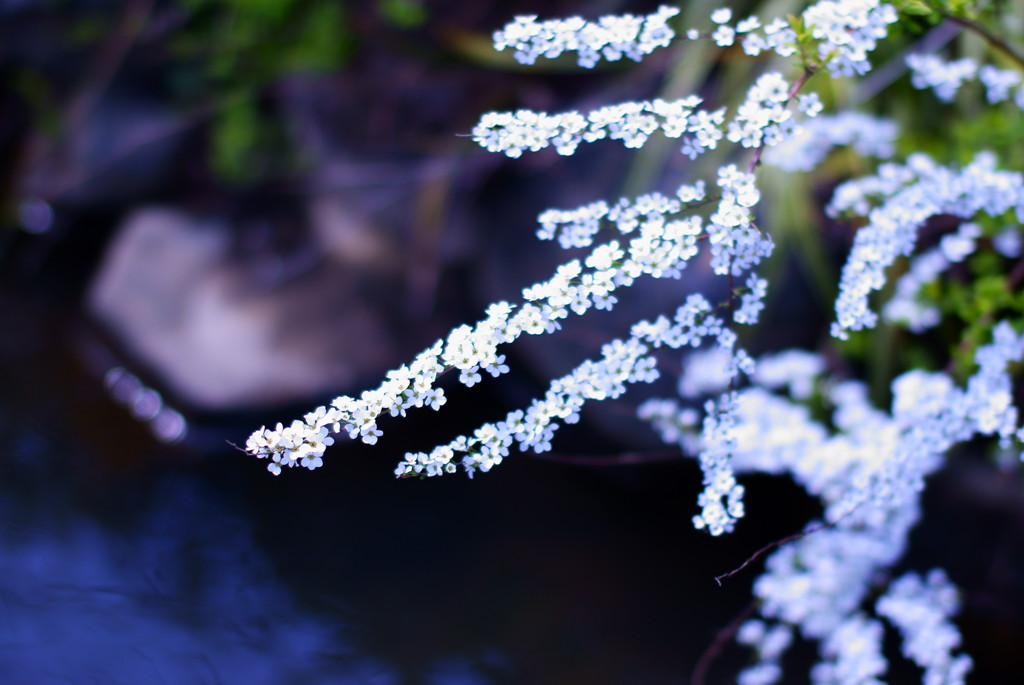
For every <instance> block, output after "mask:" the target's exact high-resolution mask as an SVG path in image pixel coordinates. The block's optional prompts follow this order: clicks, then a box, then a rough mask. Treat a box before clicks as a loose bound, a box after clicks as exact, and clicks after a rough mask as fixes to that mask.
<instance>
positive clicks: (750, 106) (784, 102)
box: [472, 72, 817, 159]
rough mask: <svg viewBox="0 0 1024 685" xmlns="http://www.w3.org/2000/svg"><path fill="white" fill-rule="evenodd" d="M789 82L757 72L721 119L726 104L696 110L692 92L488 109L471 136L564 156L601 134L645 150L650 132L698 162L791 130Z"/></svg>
mask: <svg viewBox="0 0 1024 685" xmlns="http://www.w3.org/2000/svg"><path fill="white" fill-rule="evenodd" d="M789 90H790V84H789V83H788V82H787V81H786V80H785V79H784V78H783V77H782V75H781V74H779V73H778V72H769V73H766V74H762V75H761V76H760V77H759V78H758V79H757V81H756V82H755V83H754V85H753V86H751V87H750V89H749V90H748V91H747V94H746V97H745V99H744V101H743V103H742V104H740V106H739V107H738V108H737V111H736V114H735V116H734V117H733V118H732V119H731V120H729V121H728V122H727V121H726V112H725V109H724V108H722V109H717V110H715V111H706V110H698V109H696V108H697V107H698V106H699V105H700V104H701V99H700V98H699V97H697V96H695V95H689V96H687V97H684V98H680V99H678V100H673V101H666V100H662V99H660V98H659V99H655V100H652V101H640V102H624V103H620V104H617V105H609V106H607V107H601V108H599V109H596V110H594V111H592V112H589V113H587V114H586V115H583V114H581V113H579V112H577V111H569V112H561V113H558V114H548V113H546V112H535V111H533V110H528V109H521V110H517V111H515V112H489V113H488V114H485V115H484V116H483V117H481V119H480V121H479V123H477V125H476V126H474V127H473V132H472V135H473V140H474V141H476V142H477V143H478V144H479V145H480V146H482V147H483V148H484V149H486V150H487V151H488V152H502V153H504V154H506V155H507V156H509V157H519V156H521V155H522V154H523V152H524V151H526V150H530V151H531V152H537V151H539V150H542V149H544V148H547V147H551V146H554V148H555V150H556V151H557V152H558V153H559V154H562V155H572V154H573V153H574V152H576V148H577V147H578V146H579V145H580V143H584V142H586V143H592V142H594V141H597V140H601V139H603V138H608V139H610V140H621V141H623V144H624V145H625V146H626V147H629V148H639V147H642V146H643V144H644V143H646V142H647V139H648V138H649V137H650V136H651V134H652V133H654V132H655V131H658V130H661V132H662V133H663V134H664V135H666V136H667V137H669V138H680V137H681V138H682V139H683V146H682V151H683V154H685V155H686V156H687V157H689V158H690V159H696V158H697V157H698V156H699V155H701V154H703V153H704V152H705V151H707V150H714V149H716V148H717V147H718V144H719V141H721V140H722V138H726V139H727V140H728V141H729V142H731V143H740V144H741V145H742V146H743V147H747V148H757V147H761V146H762V145H765V146H773V145H778V144H779V143H781V142H782V141H784V140H785V139H786V138H787V137H789V136H790V135H792V134H793V132H794V128H795V126H794V124H793V120H792V113H791V112H790V111H789V109H788V106H789V101H790V94H789ZM813 102H814V100H813V99H812V100H807V99H806V98H804V99H801V101H800V106H801V107H803V108H804V110H805V111H816V109H817V108H816V107H814V105H813Z"/></svg>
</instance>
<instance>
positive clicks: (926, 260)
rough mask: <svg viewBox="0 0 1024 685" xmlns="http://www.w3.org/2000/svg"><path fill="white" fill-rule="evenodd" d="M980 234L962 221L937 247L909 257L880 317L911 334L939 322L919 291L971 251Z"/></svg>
mask: <svg viewBox="0 0 1024 685" xmlns="http://www.w3.org/2000/svg"><path fill="white" fill-rule="evenodd" d="M980 236H981V226H979V225H978V224H976V223H973V222H964V223H962V224H960V227H959V228H958V229H957V230H956V232H954V233H949V234H947V235H944V236H943V237H942V239H941V240H940V241H939V245H938V247H936V248H933V249H931V250H925V251H924V252H922V253H920V254H918V255H915V256H914V257H913V258H912V259H911V260H910V268H909V269H907V272H906V273H905V274H903V275H902V276H900V277H899V279H898V280H897V281H896V292H895V293H894V294H893V297H892V299H890V300H889V301H888V302H886V303H885V307H883V308H882V318H884V319H885V320H886V321H887V322H889V323H895V324H899V325H900V326H902V327H904V328H906V329H907V330H909V331H911V332H913V333H921V332H922V331H925V330H927V329H929V328H932V327H933V326H936V325H938V323H939V318H940V312H939V308H938V307H936V306H935V305H934V304H929V303H925V302H922V300H921V297H922V295H921V291H922V290H923V289H924V287H925V286H927V285H929V284H930V283H934V282H935V281H936V280H938V278H939V276H941V275H942V274H943V272H945V271H946V269H948V268H949V267H950V266H951V265H952V264H956V263H959V262H962V261H963V260H964V259H966V258H967V257H968V256H969V255H970V254H972V253H973V252H974V250H975V248H976V247H977V239H978V238H979V237H980Z"/></svg>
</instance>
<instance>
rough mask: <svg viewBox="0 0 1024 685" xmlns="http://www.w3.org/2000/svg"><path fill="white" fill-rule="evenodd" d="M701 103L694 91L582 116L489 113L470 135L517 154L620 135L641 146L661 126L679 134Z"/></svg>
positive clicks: (566, 150) (564, 150)
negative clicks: (676, 96)
mask: <svg viewBox="0 0 1024 685" xmlns="http://www.w3.org/2000/svg"><path fill="white" fill-rule="evenodd" d="M700 102H701V100H700V98H698V97H696V96H689V97H685V98H682V99H679V100H673V101H666V100H662V99H660V98H659V99H656V100H653V101H650V102H646V101H644V102H624V103H622V104H618V105H609V106H607V107H601V108H600V109H596V110H594V111H592V112H590V113H588V114H587V115H586V116H584V115H582V114H580V113H579V112H576V111H571V112H562V113H559V114H548V113H546V112H534V111H532V110H528V109H520V110H517V111H515V112H489V113H487V114H485V115H484V116H482V117H481V118H480V122H479V123H478V124H477V125H476V126H474V127H473V140H475V141H476V142H477V143H478V144H479V145H481V146H482V147H483V148H485V149H486V150H487V151H488V152H503V153H505V154H506V155H508V156H509V157H519V156H520V155H522V154H523V151H524V150H530V151H531V152H537V151H538V150H542V149H544V148H546V147H549V146H554V148H555V150H557V151H558V154H560V155H571V154H573V153H574V152H576V148H577V147H578V146H579V144H580V143H581V142H587V143H592V142H594V141H596V140H601V139H602V138H608V139H610V140H621V141H622V142H623V144H624V145H625V146H626V147H629V148H638V147H642V146H643V144H644V143H646V142H647V139H648V138H649V137H650V135H651V134H652V133H654V132H655V131H657V130H659V129H660V130H661V131H662V133H664V134H665V135H666V136H668V137H670V138H678V137H679V136H681V135H683V133H684V132H685V131H686V130H687V128H688V122H689V120H690V118H691V112H692V111H693V109H694V108H695V107H697V105H699V104H700Z"/></svg>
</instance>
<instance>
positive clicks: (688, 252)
mask: <svg viewBox="0 0 1024 685" xmlns="http://www.w3.org/2000/svg"><path fill="white" fill-rule="evenodd" d="M718 185H719V187H720V188H721V191H722V194H721V196H720V197H719V199H718V204H717V206H716V211H715V212H714V213H713V214H712V215H711V217H710V219H709V223H708V225H707V226H705V225H704V224H703V222H702V220H701V217H699V216H688V217H680V218H671V217H666V213H670V212H676V211H678V210H679V209H681V208H682V203H683V201H686V202H695V201H697V200H699V199H701V198H703V184H698V185H694V186H688V185H684V186H682V187H681V188H680V189H679V191H678V192H677V198H679V199H669V198H666V197H664V196H661V195H657V194H651V195H648V196H644V197H643V198H639V199H637V200H636V201H634V202H628V201H622V202H620V203H619V204H618V205H616V207H614V208H612V209H611V210H607V209H606V208H605V207H603V206H601V205H590V206H587V207H585V208H582V210H581V211H580V210H578V211H576V212H573V213H571V214H572V216H571V217H567V216H566V215H564V214H559V215H557V216H554V217H553V216H551V215H547V214H546V213H545V214H542V215H541V223H542V229H541V230H551V231H557V230H558V224H559V223H560V222H561V223H565V224H572V226H574V227H575V228H572V229H570V233H572V234H574V235H575V236H576V237H574V238H571V239H569V242H570V244H572V243H575V244H587V245H591V246H592V245H593V240H592V237H593V233H594V232H595V231H596V230H599V228H600V225H599V224H600V219H602V218H606V217H607V218H608V219H610V220H612V221H613V222H614V225H615V227H616V228H617V229H618V231H619V232H620V234H624V235H629V236H630V239H629V241H628V243H627V244H625V245H622V244H620V243H619V241H618V240H611V241H609V242H606V243H602V244H600V245H597V246H592V249H591V251H590V254H589V255H588V256H587V257H585V258H584V259H583V261H582V263H581V261H580V260H578V259H574V260H571V261H569V262H567V263H566V264H563V265H561V266H559V267H558V268H557V269H556V271H555V274H554V275H553V276H552V277H551V278H550V279H549V280H547V281H544V282H541V283H536V284H534V285H532V286H529V287H527V288H524V289H523V292H522V296H523V302H522V303H521V304H520V305H512V304H510V303H508V302H499V303H496V304H494V305H491V307H489V308H488V310H487V316H486V318H484V319H483V320H481V321H479V322H478V323H477V324H476V325H475V326H465V325H464V326H460V327H458V328H456V329H454V330H453V331H452V332H451V333H450V334H449V336H448V338H447V339H446V340H444V341H441V340H438V341H437V342H436V343H435V344H434V345H433V346H431V347H430V348H428V349H427V350H424V351H423V352H421V353H420V354H419V355H418V356H417V357H416V359H415V360H414V361H413V363H412V364H411V365H409V366H408V367H405V366H403V367H400V368H399V369H396V370H394V371H391V372H390V373H389V374H388V378H387V380H386V381H385V382H384V384H383V385H381V386H380V387H379V388H378V389H376V390H372V391H367V392H364V393H363V394H362V396H361V397H360V398H359V399H356V398H353V397H348V396H343V397H339V398H337V399H335V400H334V401H333V402H332V403H331V406H330V407H319V408H318V409H317V410H315V411H314V412H311V413H310V414H307V415H306V417H305V420H304V421H294V422H292V424H291V425H289V426H287V427H286V426H283V425H281V424H278V426H277V427H276V428H275V429H267V428H266V427H263V428H261V429H260V430H258V431H256V432H255V433H253V434H252V436H250V438H249V441H248V442H247V444H246V450H247V451H248V452H250V453H251V454H253V455H255V456H257V457H259V458H262V459H269V460H270V464H269V465H268V469H269V470H270V471H271V472H273V473H275V474H279V473H280V472H281V468H282V467H283V466H285V467H294V466H302V467H306V468H309V469H315V468H317V467H319V466H322V465H323V459H322V457H323V454H324V451H325V449H326V448H327V446H329V445H330V444H332V442H333V438H331V437H330V433H331V432H332V431H333V432H335V433H337V432H340V431H341V430H345V431H346V432H347V434H348V435H349V437H350V438H353V439H356V438H359V439H361V440H362V441H363V442H365V443H368V444H374V443H376V442H377V440H378V438H379V437H380V436H381V434H382V431H381V430H380V428H379V427H378V425H377V419H378V417H379V416H380V415H382V414H384V413H389V414H390V415H392V416H399V415H404V414H405V412H406V410H408V409H411V408H413V407H423V406H429V407H431V408H433V409H438V408H440V406H441V405H442V404H444V402H445V396H444V393H443V390H442V389H441V388H438V387H435V384H436V382H437V379H438V378H439V376H440V375H441V374H442V373H444V372H445V371H448V370H457V371H458V373H459V375H458V380H459V382H461V383H463V384H464V385H466V386H468V387H472V386H473V385H475V384H476V383H478V382H479V381H480V380H481V379H482V373H488V374H490V375H492V376H498V375H501V374H503V373H506V372H508V370H509V369H508V366H507V365H505V363H504V359H505V357H504V355H500V354H498V347H499V346H500V345H502V344H507V343H511V342H513V341H515V340H516V339H518V338H519V337H520V336H521V335H523V334H529V335H539V334H543V333H551V332H554V331H555V330H557V329H558V328H559V325H560V324H559V321H560V320H561V319H564V318H566V317H567V316H568V315H569V313H570V312H572V313H573V314H576V315H583V314H585V313H586V312H587V311H589V310H590V309H591V308H597V309H611V308H612V307H613V306H614V305H615V303H616V302H617V298H616V297H615V295H614V292H615V291H616V290H617V289H618V288H620V287H625V286H629V285H631V284H632V283H633V281H634V280H635V279H637V278H639V277H641V276H651V277H654V278H678V277H679V276H680V275H681V274H682V271H683V269H684V268H685V267H686V264H687V263H688V261H689V260H690V259H691V258H693V257H694V256H695V255H696V254H697V253H698V249H699V248H698V240H699V239H700V238H701V236H704V235H707V236H708V243H709V244H710V251H711V264H712V266H714V267H715V270H716V271H717V272H719V273H723V274H724V273H728V272H729V271H730V269H731V271H732V273H734V274H740V273H742V272H743V271H744V270H746V269H749V268H750V267H752V266H755V265H756V264H757V263H758V262H759V261H760V260H761V259H762V258H763V257H766V256H767V255H768V254H770V252H771V249H772V243H771V240H770V239H769V238H768V237H767V236H763V235H762V234H761V233H760V232H758V231H757V230H756V228H754V227H753V225H752V223H751V216H750V212H751V207H753V206H754V205H755V204H756V203H757V201H758V199H759V194H758V192H757V189H756V188H755V187H754V177H753V175H752V174H748V173H744V172H740V171H738V170H737V169H736V168H735V167H734V166H728V167H724V168H723V169H722V170H721V171H720V173H719V180H718ZM581 215H583V216H582V217H581ZM583 222H586V223H587V225H588V227H587V228H585V229H581V228H579V227H578V226H579V224H581V223H583ZM545 224H546V225H547V226H549V227H551V228H546V227H545ZM562 228H563V230H562V235H565V234H566V233H565V227H564V226H563V227H562ZM765 285H766V284H765V283H764V282H763V280H762V279H758V278H756V277H754V276H751V277H750V278H748V282H747V287H748V288H749V289H750V293H748V294H746V295H744V299H743V304H742V306H741V310H742V311H743V312H744V317H746V318H752V317H756V314H757V312H758V311H759V309H760V300H761V298H763V296H764V291H765ZM700 301H701V302H703V300H700ZM694 302H696V301H694ZM693 304H694V303H693V302H691V305H693ZM680 311H682V310H680ZM694 311H696V310H694ZM680 316H683V315H682V314H677V321H676V322H675V324H673V323H672V322H670V321H669V320H668V319H667V318H665V317H661V318H660V319H658V320H657V321H656V322H654V323H648V322H641V324H638V326H639V328H637V331H638V333H637V335H639V336H640V337H641V338H643V340H644V342H645V344H649V345H653V346H655V347H657V346H660V345H668V346H671V347H679V346H682V345H689V344H694V345H697V344H699V341H700V339H701V338H702V337H704V336H706V335H718V333H719V332H720V331H719V328H720V326H721V324H720V323H718V324H716V325H714V326H711V328H710V329H708V326H710V325H711V324H709V323H706V322H705V323H701V324H699V325H698V324H697V323H694V322H693V321H691V320H690V319H692V317H693V316H696V314H691V315H688V316H689V317H690V318H686V317H684V318H683V319H679V318H678V317H680ZM701 316H702V317H704V315H703V314H702V315H701ZM704 318H706V319H707V321H718V320H717V319H713V318H707V317H704ZM702 321H703V319H702ZM695 326H696V327H697V328H696V329H694V327H695ZM691 329H693V330H698V331H701V332H699V333H697V334H695V333H693V332H692V330H691ZM707 330H712V331H713V333H708V332H707ZM695 336H696V337H695ZM636 344H639V343H637V342H636V341H632V342H630V343H629V344H628V345H627V347H626V348H624V349H629V350H635V349H636ZM605 363H606V364H612V366H613V367H614V368H615V369H617V370H618V371H619V372H621V373H619V375H621V374H622V373H624V374H625V376H626V377H628V378H629V379H630V382H633V378H632V376H634V375H635V374H636V373H638V372H637V371H636V370H635V369H632V368H631V367H630V364H632V363H639V357H637V358H634V359H627V360H625V361H623V360H622V359H617V360H614V363H612V362H605ZM648 363H649V362H647V361H644V362H643V364H648ZM604 368H605V367H604V366H601V365H598V366H596V367H589V368H588V369H587V373H598V372H600V371H602V370H603V369H604ZM581 373H582V372H581ZM647 375H649V374H644V373H640V376H641V377H646V376H647ZM566 382H568V380H566ZM595 382H597V381H595ZM616 382H617V381H616ZM574 383H576V385H580V384H582V383H583V379H576V381H574ZM598 385H601V383H600V382H598ZM581 387H582V386H581ZM601 387H602V388H604V386H603V385H601ZM616 387H617V386H616ZM606 390H607V389H606V388H605V389H603V390H602V391H601V392H600V393H599V392H597V391H588V392H589V393H590V394H586V395H585V397H587V398H590V399H593V398H595V397H597V396H598V395H601V393H604V394H603V395H602V396H603V397H608V398H612V397H615V396H617V394H614V393H609V392H607V391H606ZM556 392H561V391H560V390H556ZM594 393H597V394H594ZM580 397H583V395H581V396H580ZM576 399H579V398H576ZM573 401H576V400H575V399H574V400H573ZM565 412H566V410H565V407H563V406H561V405H560V408H559V411H558V412H556V413H553V414H547V413H545V412H543V411H540V410H537V411H536V412H534V414H535V415H536V417H538V420H539V421H540V425H543V426H544V428H543V429H537V430H533V429H531V430H529V431H526V430H525V429H524V431H519V432H518V433H516V434H517V435H520V436H521V440H520V441H521V444H522V445H523V446H524V448H525V447H536V446H538V445H542V446H543V445H546V444H547V441H546V440H545V439H542V438H543V437H544V436H545V435H547V433H545V432H544V431H547V430H549V428H548V427H549V426H550V420H551V419H552V418H561V419H565V418H566V417H567V416H569V415H571V414H572V413H573V412H572V411H568V413H565ZM526 418H527V419H530V420H531V421H532V420H533V418H534V416H533V415H530V416H527V417H526ZM513 423H514V421H512V419H511V418H510V419H509V420H508V423H507V425H506V427H505V431H504V432H503V431H498V433H497V435H498V437H492V438H488V439H487V440H484V439H483V438H480V440H482V441H483V442H482V443H481V444H485V445H488V446H490V447H491V448H493V451H492V452H490V453H487V454H485V455H484V456H482V457H479V459H480V461H479V462H478V461H474V459H477V457H473V458H470V459H469V460H468V461H466V462H464V463H465V465H466V467H467V469H468V470H470V472H472V470H474V469H476V468H480V469H483V470H488V469H489V468H490V467H491V466H493V465H494V464H495V463H497V462H498V461H500V457H502V456H504V453H505V452H504V451H503V450H505V451H507V447H508V445H509V444H511V442H510V440H511V438H510V437H509V435H510V433H508V431H511V430H514V429H516V428H517V426H516V425H513ZM482 430H483V429H482ZM486 430H488V431H489V430H492V429H491V428H488V429H486ZM495 430H496V429H495ZM550 430H552V431H553V428H551V429H550ZM499 438H500V439H499ZM477 442H478V441H474V440H467V442H466V443H465V446H466V450H468V449H470V448H471V447H472V446H473V445H476V444H477ZM459 445H460V446H461V445H462V443H459ZM495 445H502V446H501V447H495ZM452 449H455V448H452ZM466 450H462V451H466ZM402 463H403V464H405V465H407V466H400V469H399V470H400V471H402V473H416V474H421V473H422V474H423V475H435V474H438V473H441V472H450V471H451V470H452V468H454V467H452V468H448V467H449V465H450V455H448V453H447V452H445V451H442V452H439V453H438V454H436V455H434V457H432V458H431V459H429V460H427V461H423V458H422V457H419V456H417V457H416V462H415V464H413V463H412V462H409V461H408V460H406V461H405V462H402ZM417 466H419V467H421V468H418V469H417V468H416V467H417ZM428 467H429V468H428ZM485 467H486V468H485Z"/></svg>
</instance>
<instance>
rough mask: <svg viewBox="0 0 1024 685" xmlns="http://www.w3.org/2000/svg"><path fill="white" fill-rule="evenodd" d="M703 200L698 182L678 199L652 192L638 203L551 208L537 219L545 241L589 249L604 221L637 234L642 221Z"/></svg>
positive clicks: (678, 193) (684, 188)
mask: <svg viewBox="0 0 1024 685" xmlns="http://www.w3.org/2000/svg"><path fill="white" fill-rule="evenodd" d="M703 200H704V181H697V182H696V183H695V184H693V185H685V184H684V185H681V186H680V187H679V189H678V190H677V191H676V197H674V198H672V197H667V196H665V195H662V194H661V193H648V194H646V195H641V196H640V197H638V198H636V199H635V200H628V199H626V198H621V199H620V200H619V201H618V202H617V203H615V204H614V205H612V206H611V207H609V206H608V203H606V202H605V201H604V200H599V201H597V202H593V203H591V204H588V205H584V206H582V207H577V208H576V209H549V210H546V211H544V212H542V213H541V214H540V216H538V217H537V222H538V223H539V224H540V228H539V229H538V230H537V237H538V238H540V239H541V240H552V239H555V238H557V239H558V244H559V245H560V246H561V247H562V248H563V249H566V250H568V249H572V248H576V247H589V246H590V245H592V244H593V242H594V236H596V235H597V233H598V232H599V231H600V230H601V222H602V220H605V219H607V220H608V221H610V222H612V223H613V224H615V228H616V229H617V230H618V232H619V233H622V234H628V233H632V232H633V231H635V230H636V229H637V228H638V227H639V226H640V223H641V221H642V220H645V219H646V220H647V221H655V218H654V217H655V216H656V215H659V214H660V215H669V214H678V213H679V212H681V211H682V210H683V205H696V204H697V203H699V202H701V201H703Z"/></svg>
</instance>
